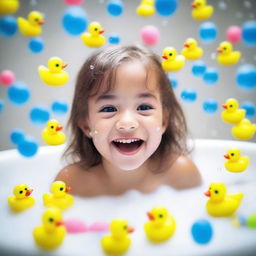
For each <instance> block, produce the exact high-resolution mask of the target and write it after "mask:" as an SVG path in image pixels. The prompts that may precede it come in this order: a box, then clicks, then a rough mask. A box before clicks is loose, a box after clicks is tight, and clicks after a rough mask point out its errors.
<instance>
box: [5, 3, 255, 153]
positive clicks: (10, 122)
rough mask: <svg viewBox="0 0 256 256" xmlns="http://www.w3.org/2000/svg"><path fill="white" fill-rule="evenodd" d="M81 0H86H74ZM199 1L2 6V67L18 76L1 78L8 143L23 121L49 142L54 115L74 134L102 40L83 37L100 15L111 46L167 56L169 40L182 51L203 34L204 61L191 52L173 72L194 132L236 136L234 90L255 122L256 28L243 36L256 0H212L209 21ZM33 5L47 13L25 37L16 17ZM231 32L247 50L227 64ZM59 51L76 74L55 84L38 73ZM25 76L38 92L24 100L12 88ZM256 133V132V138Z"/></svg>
mask: <svg viewBox="0 0 256 256" xmlns="http://www.w3.org/2000/svg"><path fill="white" fill-rule="evenodd" d="M75 2H77V3H79V4H78V5H70V4H72V3H75ZM156 2H157V1H156ZM160 2H161V1H160ZM163 2H164V1H163ZM167 2H168V1H167ZM191 2H192V1H191V0H181V1H174V0H170V5H169V7H170V11H169V13H168V8H169V7H168V6H167V7H166V6H164V7H163V6H162V9H161V7H159V8H160V9H159V10H156V12H155V14H154V15H152V16H150V17H142V16H139V15H138V14H137V13H136V8H137V7H138V6H139V5H140V3H141V1H138V0H132V1H131V0H123V1H117V0H115V1H107V0H84V1H78V0H77V1H75V0H73V1H68V0H67V1H64V0H54V1H52V0H26V1H25V0H22V1H20V7H19V9H18V10H17V11H16V12H15V13H13V14H10V15H9V16H8V17H7V16H5V15H4V14H1V15H0V72H3V71H4V70H11V71H12V72H13V73H14V75H15V79H14V80H13V82H12V84H11V85H5V84H3V83H1V84H0V150H6V149H11V148H16V145H15V144H14V143H13V141H12V140H13V139H12V140H11V139H10V135H11V133H12V132H13V130H14V129H17V128H18V129H20V130H21V131H22V132H23V133H24V135H25V136H32V139H34V140H35V141H37V143H38V145H45V143H44V142H43V141H42V138H41V131H42V129H43V128H44V127H45V126H46V123H47V120H48V119H49V118H54V119H57V120H58V121H59V122H60V124H61V125H62V126H63V127H64V131H65V132H66V134H67V137H68V131H67V130H66V129H65V128H66V123H67V120H68V116H69V111H70V107H71V102H72V96H73V92H74V85H75V81H76V76H77V73H78V71H79V69H80V67H81V65H82V64H83V62H84V61H85V59H86V58H87V57H88V56H89V55H90V54H91V53H93V52H94V51H97V48H88V47H87V46H85V45H84V44H83V42H82V40H81V37H80V35H81V34H82V33H83V32H85V31H86V30H87V27H88V25H89V23H90V22H92V21H98V22H99V23H100V24H101V25H102V27H103V29H104V30H105V33H104V34H103V35H104V36H105V38H106V44H105V45H104V46H103V47H109V46H110V45H113V44H117V43H119V44H121V45H129V44H134V43H136V44H141V45H144V46H146V47H148V48H150V49H152V50H153V51H154V52H155V53H156V54H158V55H159V56H162V51H163V49H164V48H165V47H166V46H173V47H175V48H176V50H177V52H178V53H180V52H181V50H182V48H183V47H184V43H185V41H186V39H187V38H191V37H192V38H195V39H196V40H197V42H198V45H199V46H200V47H202V48H203V50H204V54H203V57H202V58H201V59H200V62H197V61H192V60H187V61H186V63H185V65H184V67H183V69H181V70H179V71H177V72H170V73H169V74H168V77H169V79H170V80H171V81H172V83H173V87H174V91H175V94H176V96H177V98H178V100H179V102H180V103H181V105H182V108H183V109H184V112H185V114H186V117H187V122H188V127H189V131H190V135H191V137H192V138H194V139H196V138H207V139H231V140H233V139H234V138H233V137H232V135H231V128H232V125H230V124H227V123H224V122H223V121H222V119H221V112H222V111H223V108H222V107H221V105H222V104H224V103H225V101H226V99H228V98H231V97H232V98H236V99H237V100H238V101H239V103H240V107H241V106H242V107H244V108H245V109H247V117H248V118H249V119H250V120H251V121H252V122H254V123H255V122H256V118H255V105H256V68H255V61H256V51H255V49H256V48H255V46H256V42H255V41H256V35H255V34H253V37H254V38H251V39H250V38H249V39H247V38H243V33H245V32H246V31H245V30H246V29H247V26H248V22H250V24H255V22H256V17H255V16H256V13H255V10H256V1H254V0H208V4H209V5H212V6H213V7H214V13H213V15H212V17H211V18H209V19H207V20H205V21H197V20H195V19H193V18H192V16H191V12H192V7H191ZM33 10H37V11H39V12H41V13H42V14H43V17H44V20H45V24H44V25H43V26H42V34H41V35H40V36H39V38H31V37H25V36H23V35H22V34H21V33H20V32H19V30H18V29H17V28H16V30H15V20H16V18H17V17H19V16H20V17H24V18H27V16H28V14H29V12H31V11H33ZM72 15H74V16H76V15H77V16H78V18H77V19H78V21H77V22H76V21H75V20H72ZM74 19H75V18H74ZM79 19H80V21H79ZM9 20H10V24H8V22H9ZM63 21H64V23H63ZM65 22H66V24H65ZM69 22H70V24H68V23H69ZM72 22H74V24H72ZM76 26H77V27H76ZM147 26H154V27H153V28H152V27H147ZM232 26H237V27H238V28H237V29H238V30H237V32H236V33H238V34H235V35H233V36H234V37H233V39H232V35H230V34H229V36H227V31H228V30H229V29H230V27H232ZM145 27H146V28H145ZM143 29H144V33H149V34H150V33H151V39H150V38H149V39H148V40H147V38H146V39H145V38H144V39H143V38H142V31H143ZM145 29H148V30H149V31H146V32H145ZM239 29H240V31H239ZM253 29H254V30H253ZM255 29H256V28H255V27H254V28H252V31H255ZM239 32H241V33H240V34H239ZM241 34H242V35H241ZM144 35H145V34H144ZM149 36H150V35H149ZM227 39H229V40H233V41H234V42H233V47H234V50H235V51H241V53H242V56H241V59H240V61H239V63H238V64H236V65H232V66H222V65H220V64H218V62H217V60H216V56H217V52H216V49H217V48H218V46H219V44H220V43H221V42H222V41H225V40H227ZM248 40H249V41H248ZM53 56H58V57H60V58H61V59H62V60H63V61H64V62H66V63H68V66H67V67H66V68H65V71H67V72H68V73H69V77H70V79H69V81H68V83H67V84H65V85H64V86H59V87H53V86H48V85H46V84H45V83H43V82H42V81H41V79H40V77H39V75H38V71H37V68H38V66H39V65H45V66H47V62H48V59H49V58H50V57H53ZM2 82H3V81H2ZM20 83H21V84H23V86H24V84H25V85H26V86H27V89H26V90H25V91H26V92H23V93H25V94H26V93H27V92H29V94H30V97H29V98H28V99H27V100H24V102H23V103H21V102H20V103H19V102H18V103H19V104H17V102H16V103H15V98H14V99H13V98H12V96H10V95H11V93H10V88H11V87H12V86H14V85H15V84H16V85H17V84H18V85H19V84H20ZM8 95H9V96H8ZM255 140H256V139H255V136H254V139H252V140H251V141H252V142H255Z"/></svg>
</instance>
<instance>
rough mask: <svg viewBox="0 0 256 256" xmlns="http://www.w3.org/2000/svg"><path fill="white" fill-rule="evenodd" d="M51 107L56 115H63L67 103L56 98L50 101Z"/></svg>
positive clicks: (65, 111)
mask: <svg viewBox="0 0 256 256" xmlns="http://www.w3.org/2000/svg"><path fill="white" fill-rule="evenodd" d="M51 109H52V112H53V113H54V114H56V115H65V114H66V113H67V112H68V103H67V102H66V101H63V100H56V101H54V102H53V103H52V106H51Z"/></svg>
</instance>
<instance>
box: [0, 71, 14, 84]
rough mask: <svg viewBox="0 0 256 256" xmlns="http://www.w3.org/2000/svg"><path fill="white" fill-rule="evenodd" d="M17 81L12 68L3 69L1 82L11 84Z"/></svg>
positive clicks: (0, 77) (0, 76)
mask: <svg viewBox="0 0 256 256" xmlns="http://www.w3.org/2000/svg"><path fill="white" fill-rule="evenodd" d="M14 81H15V75H14V73H13V72H12V71H11V70H3V71H2V72H1V74H0V83H1V84H3V85H5V86H9V85H11V84H13V83H14Z"/></svg>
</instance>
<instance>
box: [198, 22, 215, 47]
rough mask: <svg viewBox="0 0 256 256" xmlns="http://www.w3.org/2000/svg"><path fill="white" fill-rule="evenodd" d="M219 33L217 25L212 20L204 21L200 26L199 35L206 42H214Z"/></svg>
mask: <svg viewBox="0 0 256 256" xmlns="http://www.w3.org/2000/svg"><path fill="white" fill-rule="evenodd" d="M217 34H218V30H217V27H216V26H215V24H214V23H212V22H209V21H208V22H204V23H202V25H201V26H200V27H199V37H200V38H201V40H202V41H203V42H204V43H211V42H213V41H214V40H215V39H216V37H217Z"/></svg>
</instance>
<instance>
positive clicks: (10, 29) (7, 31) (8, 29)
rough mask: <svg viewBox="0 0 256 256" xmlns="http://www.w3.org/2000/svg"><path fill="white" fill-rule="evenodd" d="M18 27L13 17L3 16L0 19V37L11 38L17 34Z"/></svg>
mask: <svg viewBox="0 0 256 256" xmlns="http://www.w3.org/2000/svg"><path fill="white" fill-rule="evenodd" d="M17 29H18V26H17V21H16V19H15V17H13V16H3V17H1V18H0V35H3V36H5V37H11V36H13V35H14V34H15V33H16V32H17Z"/></svg>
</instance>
